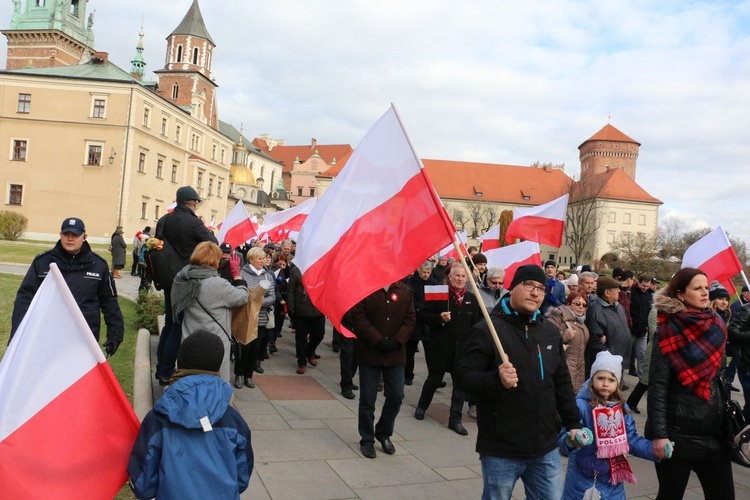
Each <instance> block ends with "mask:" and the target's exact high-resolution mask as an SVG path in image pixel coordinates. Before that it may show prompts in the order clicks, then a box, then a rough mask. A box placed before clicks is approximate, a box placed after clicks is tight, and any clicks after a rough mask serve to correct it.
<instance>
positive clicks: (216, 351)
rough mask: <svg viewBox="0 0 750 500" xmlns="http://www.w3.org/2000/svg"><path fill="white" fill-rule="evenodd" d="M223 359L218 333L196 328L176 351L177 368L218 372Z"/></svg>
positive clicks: (222, 346) (222, 347) (222, 349)
mask: <svg viewBox="0 0 750 500" xmlns="http://www.w3.org/2000/svg"><path fill="white" fill-rule="evenodd" d="M222 361H224V343H223V342H222V341H221V339H220V338H219V336H218V335H214V334H213V333H210V332H207V331H206V330H198V331H196V332H195V333H192V334H190V335H188V336H187V338H186V339H185V340H183V341H182V344H181V345H180V350H179V351H178V352H177V368H182V369H186V370H190V369H192V370H205V371H207V372H218V371H219V369H220V368H221V362H222Z"/></svg>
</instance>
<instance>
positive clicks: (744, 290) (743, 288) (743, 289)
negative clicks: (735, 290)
mask: <svg viewBox="0 0 750 500" xmlns="http://www.w3.org/2000/svg"><path fill="white" fill-rule="evenodd" d="M742 291H743V292H750V290H748V288H747V285H742Z"/></svg>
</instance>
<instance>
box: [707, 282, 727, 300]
mask: <svg viewBox="0 0 750 500" xmlns="http://www.w3.org/2000/svg"><path fill="white" fill-rule="evenodd" d="M722 297H724V298H725V299H728V298H729V291H728V290H727V289H726V288H724V287H723V286H721V284H720V283H719V282H718V281H712V282H711V286H709V287H708V300H716V299H720V298H722Z"/></svg>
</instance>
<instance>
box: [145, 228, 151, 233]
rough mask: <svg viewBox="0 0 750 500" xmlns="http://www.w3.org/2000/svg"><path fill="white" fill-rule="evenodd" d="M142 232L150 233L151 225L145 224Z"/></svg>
mask: <svg viewBox="0 0 750 500" xmlns="http://www.w3.org/2000/svg"><path fill="white" fill-rule="evenodd" d="M143 232H144V233H151V226H146V227H144V228H143Z"/></svg>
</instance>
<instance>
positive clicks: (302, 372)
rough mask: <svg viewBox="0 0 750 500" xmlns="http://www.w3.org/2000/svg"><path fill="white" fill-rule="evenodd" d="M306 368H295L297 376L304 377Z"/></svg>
mask: <svg viewBox="0 0 750 500" xmlns="http://www.w3.org/2000/svg"><path fill="white" fill-rule="evenodd" d="M305 370H306V368H305V367H304V366H298V367H297V375H304V373H305Z"/></svg>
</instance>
